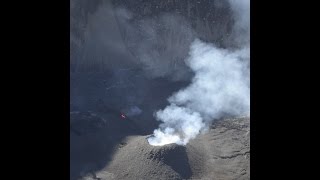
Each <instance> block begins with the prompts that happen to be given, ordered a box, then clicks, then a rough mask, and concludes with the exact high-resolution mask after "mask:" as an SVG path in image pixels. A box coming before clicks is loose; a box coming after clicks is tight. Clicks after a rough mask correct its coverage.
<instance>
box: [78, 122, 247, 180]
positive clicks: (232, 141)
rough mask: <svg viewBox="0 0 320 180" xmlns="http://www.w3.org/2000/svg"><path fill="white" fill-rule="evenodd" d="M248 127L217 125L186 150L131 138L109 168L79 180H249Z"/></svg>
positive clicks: (121, 147)
mask: <svg viewBox="0 0 320 180" xmlns="http://www.w3.org/2000/svg"><path fill="white" fill-rule="evenodd" d="M249 126H250V119H249V118H236V119H226V120H221V121H217V122H215V123H214V125H213V126H212V127H211V128H210V129H209V130H208V131H207V132H206V133H204V134H202V135H199V136H198V137H197V138H196V139H193V140H192V141H190V143H189V144H187V145H186V146H179V145H176V144H168V145H165V146H151V145H149V144H148V142H147V140H146V138H147V137H148V136H130V137H127V138H126V139H125V140H123V141H122V143H120V144H118V145H117V150H116V151H115V153H114V154H113V157H112V160H111V161H110V163H109V164H108V165H106V166H105V167H104V168H102V169H101V170H99V171H97V172H92V173H89V174H87V175H86V176H84V177H82V179H94V178H96V179H99V178H100V179H101V180H109V179H194V180H199V179H201V180H209V179H210V180H222V179H250V135H249V133H250V130H249V128H250V127H249Z"/></svg>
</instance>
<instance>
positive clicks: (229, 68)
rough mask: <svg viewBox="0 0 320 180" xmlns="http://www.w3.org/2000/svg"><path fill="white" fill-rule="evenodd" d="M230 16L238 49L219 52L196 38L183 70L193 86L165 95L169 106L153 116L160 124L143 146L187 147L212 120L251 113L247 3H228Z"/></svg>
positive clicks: (243, 1)
mask: <svg viewBox="0 0 320 180" xmlns="http://www.w3.org/2000/svg"><path fill="white" fill-rule="evenodd" d="M229 3H230V5H231V8H232V10H233V13H234V16H235V21H236V22H235V24H234V28H233V29H234V33H233V35H232V37H233V42H234V43H235V44H237V45H238V47H240V48H238V49H235V50H234V49H233V50H230V49H221V48H218V47H217V46H215V45H214V44H209V43H204V42H202V41H200V40H198V39H196V40H195V41H194V42H193V43H192V44H191V47H190V51H189V57H188V58H187V59H186V60H185V63H186V64H187V66H188V67H189V68H190V69H191V70H192V71H193V72H194V73H195V75H194V77H193V79H192V83H191V84H190V85H189V86H188V87H186V88H184V89H181V90H180V91H178V92H176V93H174V94H173V95H172V96H171V97H169V99H168V101H169V103H170V105H169V106H167V107H166V108H164V109H163V110H159V111H158V112H156V113H155V118H156V119H157V120H158V121H162V124H160V127H159V128H158V129H156V130H154V134H153V136H152V137H150V138H148V142H149V144H151V145H154V146H162V145H165V144H170V143H176V144H179V145H186V144H187V143H188V142H189V140H190V139H193V138H195V137H196V136H197V135H198V134H199V133H200V132H201V131H203V130H204V129H205V127H206V125H207V124H209V123H210V122H212V121H213V120H214V119H218V118H222V117H224V116H225V115H229V116H249V113H250V77H249V76H250V37H249V34H250V31H249V26H250V20H249V17H250V6H249V4H250V1H249V0H241V1H240V0H239V1H233V0H229Z"/></svg>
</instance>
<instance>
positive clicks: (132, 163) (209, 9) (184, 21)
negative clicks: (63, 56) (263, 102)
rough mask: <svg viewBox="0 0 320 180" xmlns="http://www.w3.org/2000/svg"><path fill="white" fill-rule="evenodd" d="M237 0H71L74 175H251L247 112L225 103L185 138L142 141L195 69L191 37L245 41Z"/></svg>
mask: <svg viewBox="0 0 320 180" xmlns="http://www.w3.org/2000/svg"><path fill="white" fill-rule="evenodd" d="M241 1H246V0H241ZM230 2H233V4H232V3H230ZM234 2H237V1H232V0H194V1H193V0H190V1H180V0H161V1H159V0H135V1H130V0H95V1H88V0H71V1H70V8H71V9H70V55H71V57H70V96H71V98H70V109H71V110H70V179H71V180H76V179H106V180H108V179H130V180H132V179H204V180H205V179H250V145H249V144H250V117H238V116H237V114H232V113H230V112H229V111H230V108H229V106H228V108H224V109H223V110H224V111H223V112H221V113H220V112H219V115H217V116H212V115H211V114H210V113H209V114H208V113H207V114H205V118H204V120H203V121H204V124H205V128H203V131H201V133H200V132H199V134H198V135H197V136H196V137H195V138H194V139H191V140H190V141H189V142H188V143H187V144H186V145H185V146H180V145H177V144H167V145H164V146H152V145H150V144H149V143H148V141H147V138H148V137H150V136H151V135H152V134H153V132H154V130H155V129H157V128H159V125H160V124H161V123H162V122H161V121H159V120H157V118H156V117H155V113H156V112H157V111H158V110H160V109H164V108H166V107H167V106H168V105H169V104H170V103H169V102H168V98H169V97H170V96H172V95H173V94H174V93H175V92H178V91H180V90H181V89H186V88H187V87H188V86H190V84H192V83H194V82H195V80H194V79H193V78H194V77H195V75H197V74H198V73H199V72H197V71H194V69H193V67H190V66H188V65H187V63H186V59H187V58H188V57H189V56H190V46H191V45H192V43H193V42H194V40H195V39H199V40H200V41H202V42H204V43H211V44H213V45H214V46H215V47H216V48H217V49H219V48H221V49H228V51H229V50H230V51H232V50H237V49H242V48H243V46H246V47H247V46H248V43H249V40H250V39H249V35H248V33H249V32H248V30H247V27H244V26H243V24H245V23H246V21H245V20H243V19H240V20H239V17H241V14H240V15H239V14H237V13H239V12H241V11H242V9H241V7H242V6H241V5H238V4H237V3H234ZM239 2H240V1H239ZM246 2H247V1H246ZM237 7H238V8H237ZM235 9H239V11H237V10H235ZM235 12H236V13H235ZM249 48H250V45H249ZM223 53H224V52H223ZM223 53H222V54H223ZM232 57H233V56H232ZM241 57H242V56H241ZM249 57H250V56H249ZM249 59H250V58H249ZM240 61H244V62H245V63H244V64H245V66H246V67H248V69H249V68H250V65H249V64H250V63H248V62H247V60H246V59H244V60H243V59H242V58H240ZM222 65H224V64H222ZM225 69H226V71H228V68H225ZM237 73H238V72H236V73H233V74H237ZM246 73H248V74H249V72H246ZM212 79H214V78H212ZM222 81H223V82H224V81H225V80H222ZM226 81H229V80H228V79H227V80H226ZM232 82H233V81H232ZM208 84H211V83H210V82H209V83H208ZM235 84H237V83H235ZM209 90H210V89H209ZM222 90H223V89H222ZM237 90H238V91H239V92H241V91H240V90H239V89H236V91H237ZM192 92H194V91H192ZM232 92H233V91H232ZM194 96H198V97H199V99H200V96H199V95H198V94H195V95H194ZM227 96H228V94H227ZM201 97H206V96H205V94H203V96H201ZM219 97H220V96H219ZM230 97H234V96H230ZM205 99H210V98H205ZM220 99H221V98H220ZM220 99H219V100H220ZM214 100H215V99H214ZM210 102H211V101H209V104H210ZM222 102H223V101H222ZM228 103H230V104H235V105H236V106H235V108H234V107H232V108H231V109H232V110H233V109H237V108H238V109H240V108H241V107H240V106H241V105H239V102H238V101H230V102H228ZM202 106H203V105H202V104H201V103H200V105H199V104H197V106H196V107H202ZM221 107H223V106H221ZM188 108H189V107H188ZM209 108H210V106H209ZM212 109H216V108H215V107H212ZM196 110H199V109H197V108H196ZM215 111H218V110H215ZM232 112H234V111H232ZM230 117H232V118H230ZM177 126H179V125H176V127H177Z"/></svg>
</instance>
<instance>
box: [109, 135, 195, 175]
mask: <svg viewBox="0 0 320 180" xmlns="http://www.w3.org/2000/svg"><path fill="white" fill-rule="evenodd" d="M104 171H105V172H113V174H114V176H112V177H113V178H115V179H144V178H145V177H154V178H155V179H188V178H189V177H190V176H191V168H190V166H189V163H188V156H187V153H186V148H185V147H184V146H179V145H177V144H168V145H164V146H151V145H149V143H148V142H147V136H131V137H128V138H127V139H126V140H125V141H124V142H122V143H121V144H120V145H119V147H118V150H117V151H116V153H115V155H114V156H113V160H112V162H111V163H110V164H109V165H108V167H107V168H106V169H104Z"/></svg>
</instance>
